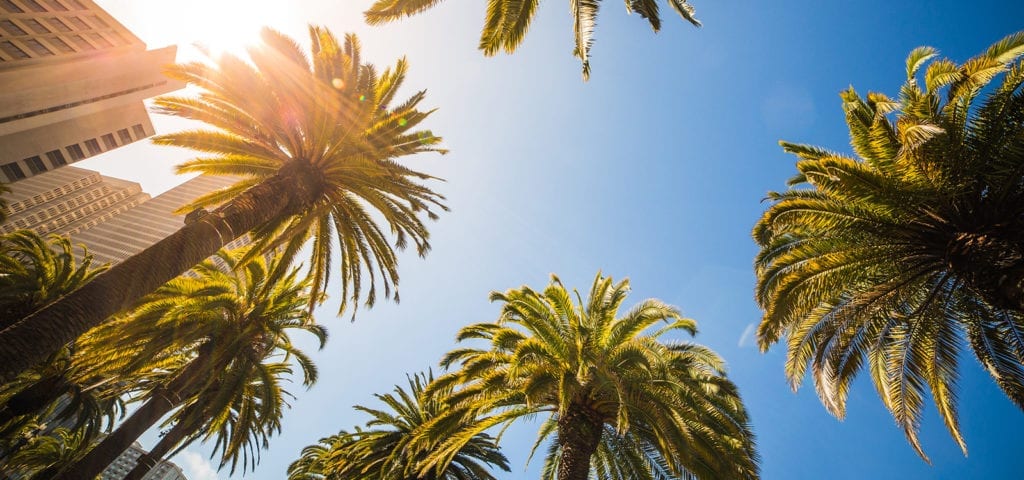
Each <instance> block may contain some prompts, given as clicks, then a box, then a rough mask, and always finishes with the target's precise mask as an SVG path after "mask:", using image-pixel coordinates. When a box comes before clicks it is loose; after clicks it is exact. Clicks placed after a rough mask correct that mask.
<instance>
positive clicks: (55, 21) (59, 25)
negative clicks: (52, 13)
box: [47, 18, 71, 32]
mask: <svg viewBox="0 0 1024 480" xmlns="http://www.w3.org/2000/svg"><path fill="white" fill-rule="evenodd" d="M47 21H48V22H50V25H53V28H56V29H57V31H59V32H70V31H71V27H69V26H68V24H66V23H64V22H62V21H60V19H59V18H50V19H48V20H47Z"/></svg>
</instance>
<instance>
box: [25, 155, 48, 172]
mask: <svg viewBox="0 0 1024 480" xmlns="http://www.w3.org/2000/svg"><path fill="white" fill-rule="evenodd" d="M25 164H26V165H28V170H29V171H30V172H32V175H35V174H37V173H43V172H45V171H46V165H43V159H41V158H39V155H36V156H34V157H28V158H26V159H25Z"/></svg>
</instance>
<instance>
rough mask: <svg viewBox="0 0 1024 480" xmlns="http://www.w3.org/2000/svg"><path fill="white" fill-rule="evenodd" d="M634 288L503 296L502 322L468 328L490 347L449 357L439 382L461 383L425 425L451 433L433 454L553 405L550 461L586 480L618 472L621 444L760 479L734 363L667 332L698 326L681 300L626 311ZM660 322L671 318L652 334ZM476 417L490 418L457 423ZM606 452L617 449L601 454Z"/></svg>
mask: <svg viewBox="0 0 1024 480" xmlns="http://www.w3.org/2000/svg"><path fill="white" fill-rule="evenodd" d="M628 291H629V282H628V281H627V280H623V281H620V282H618V283H614V282H613V281H612V279H611V278H609V277H603V276H601V275H600V274H598V275H597V277H596V278H595V279H594V283H593V286H592V287H591V290H590V295H589V298H588V299H587V301H586V303H584V302H583V300H582V298H580V296H579V293H578V292H576V293H575V295H573V294H572V293H570V292H569V291H568V290H566V288H565V287H564V286H563V285H562V283H561V281H560V280H559V279H558V278H557V277H554V276H553V277H552V282H551V284H550V285H548V287H547V288H546V289H544V291H543V292H537V291H535V290H533V289H531V288H529V287H525V286H524V287H521V288H518V289H513V290H509V291H507V292H505V293H498V292H494V293H492V294H491V299H492V300H494V301H500V302H502V308H501V314H500V316H499V317H498V319H497V321H496V322H494V323H481V324H475V325H470V326H467V327H465V328H463V329H462V330H461V331H460V332H459V335H458V340H459V341H463V340H473V339H478V340H483V341H486V342H489V344H490V345H489V348H474V347H464V348H459V349H456V350H453V351H451V352H449V353H448V354H447V355H446V356H445V357H444V359H443V361H442V365H443V366H446V367H449V366H453V365H458V367H459V368H458V369H457V370H455V371H453V372H450V373H447V374H445V375H443V376H441V377H439V378H438V379H437V380H436V381H435V382H434V383H433V384H431V387H430V388H428V393H429V392H430V391H433V390H440V389H445V388H454V391H453V393H452V395H451V396H450V399H449V401H450V402H452V404H453V405H454V406H453V407H452V408H450V409H449V410H448V412H447V413H446V414H445V415H442V417H440V419H438V420H436V421H434V422H432V423H431V425H430V426H429V427H428V428H427V429H426V431H425V433H424V436H425V437H428V438H429V437H431V436H433V437H434V438H445V440H444V441H442V443H441V445H440V446H439V447H438V448H437V449H435V453H434V454H433V455H432V457H431V460H438V459H440V460H444V459H447V458H450V457H451V455H453V454H454V452H455V451H457V450H456V449H457V448H458V447H459V445H461V444H462V442H464V441H465V440H466V439H467V438H468V437H469V436H470V435H473V434H476V433H478V432H480V431H483V430H485V429H487V428H491V427H493V426H496V425H501V424H508V423H510V422H513V421H515V420H516V419H519V418H522V417H524V416H532V415H535V414H539V413H547V414H548V416H549V417H548V422H547V423H546V424H545V426H543V427H542V428H541V432H540V436H541V437H546V436H547V435H551V434H553V435H554V436H555V440H554V442H555V446H554V448H553V450H552V451H553V452H554V453H555V454H556V455H555V457H549V458H554V460H556V461H557V468H555V470H557V478H558V479H559V480H586V479H588V478H590V477H589V476H590V475H591V474H592V472H593V475H595V476H597V477H598V478H615V477H614V476H612V477H609V476H608V475H607V474H605V475H602V471H601V469H602V468H603V467H602V465H607V464H608V462H607V460H609V459H611V458H614V456H615V455H616V452H615V451H614V450H616V449H618V448H622V449H623V450H622V453H623V454H625V455H632V456H634V457H635V455H637V454H640V453H641V452H642V453H643V454H645V455H647V456H648V458H654V459H655V460H656V461H657V462H658V463H659V465H663V466H664V467H665V468H666V469H667V470H668V471H669V472H671V474H672V475H673V476H675V477H680V476H683V477H696V478H737V479H739V478H757V477H758V466H757V462H758V459H757V454H756V453H755V450H754V437H753V434H752V433H751V431H750V428H749V426H748V417H747V413H746V410H745V408H744V406H743V403H742V402H741V400H740V397H739V393H738V392H737V389H736V386H735V385H733V383H732V382H730V381H729V380H728V378H726V376H725V371H724V362H723V361H722V360H721V358H719V357H718V355H717V354H715V353H714V352H712V351H711V350H710V349H708V348H706V347H703V346H700V345H696V344H692V343H689V342H675V341H669V342H663V341H661V340H660V337H661V336H662V335H664V334H665V333H667V332H671V331H675V330H683V331H686V332H689V333H690V334H695V333H696V324H695V322H694V321H693V320H690V319H686V318H683V317H681V316H680V314H679V310H678V309H676V308H675V307H673V306H670V305H666V304H664V303H662V302H661V301H658V300H655V299H648V300H644V301H642V302H640V303H639V304H638V305H636V306H635V307H633V308H632V309H631V310H630V311H629V312H628V313H626V314H625V315H624V316H622V317H617V315H618V309H619V307H620V306H621V305H622V302H623V301H624V300H625V298H626V295H627V293H628ZM574 296H575V298H576V299H577V300H578V303H574V301H573V298H574ZM661 322H666V323H667V325H666V326H664V327H663V328H661V329H659V330H656V331H654V332H649V330H650V329H651V328H652V327H654V326H655V325H657V324H658V323H661ZM465 417H471V418H473V417H480V420H479V421H477V422H476V423H475V424H474V428H470V429H464V430H463V431H458V432H448V431H447V430H446V426H447V425H448V424H449V423H450V422H451V420H452V419H459V418H465ZM602 448H604V449H611V450H612V451H611V455H608V454H606V453H600V454H599V453H598V452H600V451H601V449H602ZM549 463H551V462H549ZM605 473H607V472H605ZM620 478H621V477H620ZM635 478H643V477H635Z"/></svg>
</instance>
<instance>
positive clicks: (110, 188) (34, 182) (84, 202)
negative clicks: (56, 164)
mask: <svg viewBox="0 0 1024 480" xmlns="http://www.w3.org/2000/svg"><path fill="white" fill-rule="evenodd" d="M10 189H11V191H10V193H8V194H7V195H6V196H5V197H4V198H5V199H6V200H7V214H8V218H7V221H6V222H5V223H4V224H3V225H0V233H10V232H13V231H15V230H20V229H28V230H33V231H35V232H36V233H39V234H42V235H46V234H49V233H57V234H61V235H69V234H77V233H78V232H80V231H82V230H85V229H88V228H90V227H93V226H95V225H97V224H99V223H101V222H103V221H106V220H109V219H111V218H113V217H114V216H116V215H118V214H121V213H124V212H125V211H127V210H128V209H130V208H132V207H135V206H138V205H140V204H142V202H145V201H146V200H149V195H147V194H145V193H143V192H142V188H140V187H139V184H138V183H135V182H128V181H125V180H120V179H117V178H113V177H107V176H103V175H100V174H99V173H97V172H94V171H92V170H86V169H83V168H76V167H67V168H61V169H59V170H56V171H53V172H48V173H47V174H46V175H36V176H33V177H31V178H27V179H25V180H24V181H20V182H17V183H14V184H11V185H10Z"/></svg>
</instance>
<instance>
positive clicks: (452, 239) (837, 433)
mask: <svg viewBox="0 0 1024 480" xmlns="http://www.w3.org/2000/svg"><path fill="white" fill-rule="evenodd" d="M693 1H694V5H695V7H696V8H697V12H698V17H699V18H701V19H702V20H703V21H704V23H705V27H704V28H703V29H701V30H695V29H693V28H691V27H690V26H689V25H687V24H684V23H683V22H682V21H681V20H679V19H678V18H675V17H674V15H675V14H674V12H672V11H671V10H670V9H669V8H668V6H667V5H665V4H663V12H664V14H665V15H664V17H665V18H664V20H665V22H664V28H663V31H662V32H661V33H660V34H659V35H654V34H652V32H651V31H650V29H649V28H648V27H647V26H646V24H645V22H643V20H642V19H640V18H639V17H637V16H627V15H626V13H625V11H624V8H623V6H622V4H621V3H620V2H616V1H608V2H604V4H603V5H604V10H603V11H602V14H601V17H600V18H599V21H598V28H597V32H596V44H595V46H594V50H593V58H592V66H593V74H592V78H591V80H590V82H588V83H583V82H582V81H581V80H580V74H579V64H578V62H577V61H576V60H575V59H574V58H573V57H572V55H571V52H572V39H571V19H570V18H569V15H568V8H567V4H566V2H565V1H564V0H549V1H546V2H542V5H541V8H540V11H539V13H538V16H537V19H536V22H535V23H534V26H533V28H532V30H531V32H530V34H529V35H528V36H527V39H526V42H525V44H524V45H523V47H522V48H521V49H520V51H519V52H518V53H517V54H515V55H513V56H499V57H496V58H484V57H482V55H481V54H480V53H479V52H477V51H476V49H475V46H476V42H477V33H478V31H479V28H480V26H481V25H482V22H483V15H484V6H483V2H468V1H458V0H453V1H449V2H446V3H445V4H443V5H441V6H440V7H438V8H435V9H434V10H433V11H431V12H429V13H428V14H425V15H421V16H419V17H414V18H412V19H409V20H406V21H403V22H400V23H398V24H393V25H389V26H385V27H376V28H370V27H367V26H365V25H363V24H362V21H361V17H360V16H359V12H360V11H361V10H363V9H365V8H366V7H367V6H368V5H369V4H370V1H369V0H358V1H355V0H349V1H330V2H328V1H320V2H311V1H295V2H289V5H292V7H291V11H290V13H289V14H288V15H287V16H282V15H269V16H268V18H266V19H265V22H264V23H270V24H272V25H275V26H276V27H277V28H279V29H282V30H284V31H287V32H291V33H293V34H295V35H299V36H302V38H303V39H305V37H304V33H303V30H302V28H303V25H304V24H305V23H306V22H317V23H324V24H326V25H327V26H328V27H330V28H331V29H333V30H334V31H335V32H337V33H341V32H345V31H355V32H358V33H359V34H360V35H361V38H362V39H363V43H364V54H365V58H366V59H368V60H370V61H373V62H375V63H376V64H377V65H380V66H383V65H385V64H388V63H392V62H393V61H394V59H395V58H397V57H398V56H400V55H403V54H404V55H407V56H408V58H409V61H410V63H411V69H410V74H409V78H408V81H407V83H406V85H407V89H406V92H408V93H409V94H411V93H412V92H413V91H415V90H418V89H423V88H425V89H428V90H429V93H428V96H427V100H426V105H427V106H436V107H439V108H440V110H439V111H438V112H437V113H436V114H435V116H434V117H433V118H432V119H431V120H430V121H429V124H428V126H429V128H431V129H433V130H434V131H435V132H436V133H439V134H441V135H442V136H444V137H445V140H446V143H447V145H448V146H449V147H450V148H451V149H452V153H451V154H450V155H448V156H445V157H437V156H434V157H428V156H423V157H418V158H415V159H412V160H411V162H410V163H411V164H414V165H416V166H419V167H421V168H423V169H425V170H427V171H428V172H431V173H434V174H436V175H439V176H441V177H444V178H445V179H447V182H446V183H438V184H437V185H436V187H437V189H439V190H440V191H441V192H443V193H444V194H446V195H447V196H448V198H449V205H450V206H451V208H452V212H451V213H450V214H447V215H444V216H443V217H442V218H441V220H440V221H438V222H436V223H434V224H432V225H431V227H432V233H433V235H432V243H433V245H434V251H433V252H432V253H431V254H430V255H429V256H428V257H427V258H426V259H425V260H421V259H419V258H417V257H416V256H415V255H413V254H409V255H406V256H405V257H404V258H403V261H402V263H401V274H402V281H401V294H402V303H401V304H400V305H394V304H386V305H381V306H378V307H377V308H375V309H373V310H371V311H362V312H361V313H360V314H359V317H358V319H357V321H356V322H355V323H349V322H348V320H347V317H346V318H334V315H333V314H334V311H335V310H336V308H337V303H336V300H332V301H329V302H328V304H327V305H325V306H324V308H323V309H322V310H321V311H320V315H319V318H320V320H321V321H322V322H323V323H325V324H327V325H328V326H329V328H330V330H331V334H332V338H331V340H330V342H329V344H328V346H327V348H326V349H325V350H324V351H323V352H321V353H319V354H317V355H316V356H315V358H316V360H317V362H318V364H319V365H320V367H321V369H322V377H321V381H320V383H319V384H318V385H317V386H316V387H314V388H313V389H312V390H311V391H308V392H303V391H301V388H300V387H295V388H293V389H292V390H293V392H294V393H296V394H297V398H296V399H295V400H294V401H293V402H292V405H293V408H292V410H291V411H290V412H288V414H287V417H286V419H285V429H284V431H283V433H282V434H281V435H280V436H277V437H275V438H274V439H273V440H272V445H271V449H270V451H269V452H265V453H264V456H263V461H262V464H261V465H260V466H259V468H258V469H257V470H256V472H255V474H254V475H253V474H250V478H261V479H263V478H266V479H271V478H282V477H283V476H284V470H285V468H286V467H287V465H288V463H289V462H291V461H292V460H294V459H295V458H297V456H298V453H299V450H300V449H301V448H302V447H303V446H305V445H308V444H310V443H313V442H315V441H316V440H317V439H318V438H320V437H322V436H326V435H329V434H332V433H335V432H336V431H337V430H338V429H340V428H343V427H344V428H349V427H351V426H352V425H354V424H357V423H362V422H363V421H365V417H363V416H361V415H359V414H357V413H356V412H354V411H353V410H352V409H351V408H350V407H351V406H352V405H354V404H357V403H361V404H366V405H372V404H373V403H372V402H373V399H372V394H373V393H374V392H385V391H388V390H390V388H391V387H392V385H394V384H396V383H401V382H404V375H405V373H406V372H415V371H419V370H423V369H426V368H428V367H430V366H432V365H434V364H435V363H436V361H437V359H438V358H439V357H440V355H441V354H442V353H443V352H445V351H447V350H448V349H450V348H451V347H452V346H453V345H454V343H453V337H454V334H455V332H456V331H457V330H458V328H459V327H461V326H463V325H465V324H468V323H473V322H480V321H487V320H491V319H493V318H494V316H495V314H496V311H497V306H496V305H492V304H489V303H488V302H487V294H488V292H489V291H491V290H496V289H497V290H504V289H507V288H510V287H515V286H519V285H522V284H530V285H533V286H537V287H540V286H542V285H544V284H545V283H546V282H547V279H548V274H549V273H552V272H555V273H558V274H559V275H560V276H561V277H562V279H563V280H564V281H566V283H567V284H569V285H574V286H578V287H580V288H581V289H585V288H586V287H587V286H588V285H589V282H590V280H591V279H592V277H593V275H594V274H595V272H597V271H598V270H602V271H604V272H605V273H606V274H610V275H613V276H615V277H623V276H628V277H629V278H630V279H631V280H632V284H633V293H632V296H631V300H632V302H635V301H639V300H640V299H643V298H646V297H658V298H661V299H662V300H665V301H667V302H669V303H672V304H675V305H678V306H680V307H681V308H682V309H683V311H684V313H685V314H687V315H688V316H690V317H693V318H695V319H696V320H697V321H698V322H699V325H700V328H701V332H700V334H699V335H698V337H697V341H698V342H700V343H703V344H706V345H709V346H711V347H712V348H714V349H715V350H717V351H718V352H719V353H720V354H721V355H723V356H724V357H725V358H726V360H727V361H728V362H729V366H730V376H731V377H732V379H733V380H734V381H735V382H736V383H737V384H738V385H739V387H740V389H741V392H742V394H743V398H744V400H745V401H746V404H747V406H748V408H749V409H750V411H751V414H752V417H753V424H754V430H755V432H756V433H757V437H758V444H759V450H760V453H761V456H762V457H763V462H762V469H763V477H764V478H766V479H820V478H834V479H865V478H871V479H889V478H915V479H916V478H936V479H939V478H943V479H946V478H948V479H953V478H985V479H1009V478H1020V476H1021V475H1022V474H1021V473H1020V471H1019V468H1020V467H1019V465H1020V461H1021V460H1020V459H1021V458H1022V457H1024V439H1022V438H1024V437H1022V435H1021V432H1022V431H1024V414H1022V413H1021V411H1019V410H1017V409H1016V408H1014V407H1013V406H1012V405H1011V403H1010V402H1009V401H1008V400H1006V399H1005V398H1004V397H1003V395H1002V394H1001V393H1000V392H999V391H998V389H997V388H996V387H995V386H994V384H993V382H992V381H991V380H990V379H989V377H988V376H987V374H985V373H984V372H983V371H982V370H981V369H980V368H979V367H978V366H977V363H976V361H975V360H974V359H973V357H972V355H971V354H970V353H969V352H964V355H962V357H961V358H962V363H963V366H964V368H963V369H962V373H963V380H962V382H961V390H960V391H961V395H960V398H961V417H962V423H963V428H964V434H965V437H966V439H967V442H968V447H969V449H970V456H969V457H968V458H964V457H963V456H962V455H961V454H960V452H959V450H958V449H957V447H956V445H955V443H954V442H953V441H952V440H951V439H950V438H949V436H948V435H947V433H946V431H945V428H944V427H943V425H942V422H941V421H940V420H939V419H938V417H937V416H936V415H935V412H934V408H930V409H929V411H928V412H927V415H926V417H925V419H924V423H923V426H922V434H923V435H922V437H923V438H922V440H923V444H924V447H925V449H926V452H927V453H928V454H929V455H930V456H931V458H932V460H933V463H934V465H933V466H929V465H927V464H925V463H924V462H922V461H921V460H920V459H919V458H918V457H917V456H916V455H915V454H914V452H913V450H912V449H911V448H910V446H909V445H908V444H907V443H906V442H905V440H904V439H903V435H902V433H901V431H900V430H899V429H897V427H896V426H895V424H894V422H893V421H892V419H891V417H890V416H889V414H888V412H886V411H885V410H884V408H883V406H882V404H881V402H880V401H879V399H878V397H877V394H876V393H875V391H874V389H873V387H872V386H871V385H870V382H869V381H868V380H867V378H866V377H864V378H862V379H861V380H860V381H858V383H857V384H856V385H855V388H854V390H853V392H852V394H851V399H850V402H849V412H848V416H847V419H846V420H845V421H844V422H840V421H838V420H836V419H834V418H833V417H830V416H829V415H828V414H827V413H826V412H825V410H824V408H822V406H821V405H820V404H819V402H818V400H817V398H816V397H815V395H814V392H813V387H810V386H809V385H808V386H807V387H805V388H804V389H802V390H801V391H800V392H799V393H798V394H794V393H793V392H791V391H790V389H789V387H788V386H787V384H786V382H785V379H784V377H783V372H782V365H783V359H784V352H783V351H782V349H778V348H777V349H774V350H772V351H770V352H769V353H767V354H761V353H759V352H758V351H757V350H756V348H754V347H753V343H752V341H751V339H750V338H744V337H743V333H744V332H745V331H746V330H747V329H748V327H749V326H750V325H753V324H754V323H756V322H757V321H758V320H759V318H760V312H759V311H758V309H757V307H756V305H755V303H754V301H753V284H754V277H753V273H752V267H751V264H752V259H753V256H754V255H755V253H756V247H755V245H754V243H753V242H752V240H751V239H750V235H749V232H750V228H751V226H752V225H753V223H754V221H755V220H756V219H757V218H758V216H759V215H760V213H761V212H762V211H763V209H764V205H763V204H762V203H761V199H762V198H763V197H764V196H765V193H766V192H767V191H769V190H774V189H781V188H784V183H783V182H784V181H785V179H786V178H788V177H789V176H790V175H791V174H792V173H793V172H794V167H793V163H794V162H793V159H792V158H791V157H789V156H787V155H785V154H783V153H782V152H781V151H780V149H779V147H778V145H777V142H778V140H780V139H786V140H790V141H797V142H807V143H813V144H817V145H821V146H826V147H829V148H832V149H836V150H842V151H848V150H849V147H848V138H847V133H846V130H845V126H844V123H843V115H842V110H841V108H840V104H839V98H838V96H837V93H838V92H839V91H840V90H842V89H844V88H846V87H847V86H849V85H853V86H855V87H856V88H857V89H858V90H859V91H861V92H866V91H867V90H874V91H881V92H885V93H888V94H890V95H893V96H895V94H896V93H897V89H898V87H899V85H900V83H901V81H902V78H903V75H904V73H903V72H904V67H903V61H904V58H905V57H906V55H907V53H908V52H909V51H910V50H911V49H912V48H914V47H916V46H919V45H932V46H934V47H937V48H939V49H940V50H941V52H942V53H943V54H944V55H946V56H949V57H951V58H953V59H955V60H958V61H960V60H964V59H966V58H968V57H970V56H972V55H974V54H976V53H978V52H980V51H981V50H982V49H984V48H985V47H987V46H988V45H989V44H991V43H992V42H994V41H995V40H997V39H999V38H1001V37H1003V36H1004V35H1006V34H1009V33H1011V32H1013V31H1015V30H1018V29H1021V28H1024V22H1022V19H1024V3H1022V2H1019V1H1010V0H1006V1H995V0H977V1H973V2H954V1H951V0H931V1H923V0H918V1H881V0H864V1H860V2H830V1H820V0H818V1H811V0H799V1H788V2H765V1H754V0H734V1H726V0H693ZM98 3H100V5H101V6H104V7H107V8H109V9H110V11H111V13H113V14H114V15H115V16H116V17H118V18H122V19H123V20H124V23H125V24H126V25H127V26H128V27H129V28H132V29H133V30H136V31H138V33H139V35H140V36H141V37H142V38H143V40H146V41H147V42H149V43H150V46H154V47H156V46H162V45H163V44H165V43H166V40H164V38H165V37H160V36H159V35H158V29H156V28H155V27H151V25H153V24H154V18H156V19H158V20H157V23H163V24H167V25H174V24H175V23H178V22H181V21H183V20H181V18H183V17H184V16H187V15H192V16H197V17H201V16H203V15H204V13H203V12H202V11H187V12H184V15H183V14H182V12H181V10H180V9H179V10H173V11H172V10H171V9H172V7H174V6H173V5H162V4H167V3H168V2H162V1H161V2H157V1H139V0H131V1H127V0H99V2H98ZM171 3H173V2H171ZM174 8H176V7H174ZM160 9H168V10H167V11H160ZM258 13H259V11H258V9H255V12H250V13H247V16H248V17H253V16H256V17H257V18H258V17H259V15H258ZM174 15H178V17H175V16H174ZM224 20H225V21H227V22H230V20H229V19H224ZM147 22H148V23H147ZM178 24H179V25H180V24H181V23H178ZM147 28H151V30H146V29H147ZM140 29H141V30H145V31H139V30H140ZM172 41H175V40H172ZM155 121H156V122H157V129H158V130H162V131H167V129H168V128H173V126H174V124H173V123H171V122H167V121H166V120H161V119H156V120H155ZM183 155H184V154H183V153H182V152H177V151H174V150H169V149H164V148H157V147H153V146H149V145H140V146H133V147H127V148H125V149H122V151H120V152H115V153H113V154H111V155H109V156H106V157H101V158H98V159H96V160H94V161H93V162H91V164H90V166H91V167H93V168H99V169H101V170H103V171H104V172H106V173H110V174H115V175H118V174H123V175H128V176H131V175H135V176H134V177H133V178H134V179H136V180H140V181H142V182H143V184H144V186H145V187H147V188H148V189H150V190H160V189H163V188H167V187H168V186H169V185H170V184H173V182H174V181H175V180H171V179H169V178H167V177H166V176H164V175H163V174H160V173H153V172H162V171H164V170H166V169H167V166H166V165H168V164H169V163H174V161H177V160H180V159H182V158H184V157H183ZM132 166H135V167H139V166H143V167H144V170H143V171H141V173H140V171H138V170H136V171H132ZM534 429H535V426H529V427H526V428H519V429H514V430H512V431H511V432H510V433H509V434H508V435H506V437H505V440H504V443H503V445H502V446H503V448H504V451H505V452H506V454H507V455H508V456H509V457H510V458H511V460H512V464H513V467H514V468H513V472H512V473H511V474H509V475H507V476H506V478H511V479H518V478H536V477H537V473H536V472H537V467H538V466H539V462H535V464H534V465H531V466H530V467H529V469H527V470H524V466H523V464H524V462H525V458H526V452H527V451H528V449H529V447H530V446H531V444H532V440H533V430H534ZM150 438H152V437H150ZM151 441H152V440H150V442H151ZM190 450H192V451H199V452H204V454H205V452H206V451H207V450H205V449H204V448H201V447H192V448H190ZM236 477H240V475H238V474H236ZM211 478H212V477H211ZM220 478H227V474H226V472H221V474H220Z"/></svg>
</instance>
